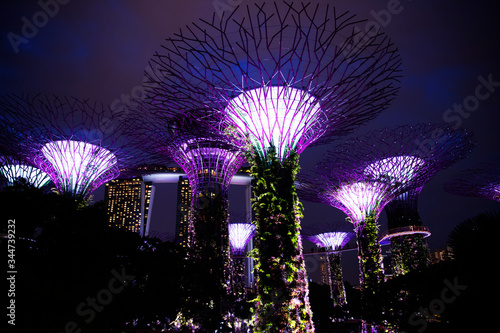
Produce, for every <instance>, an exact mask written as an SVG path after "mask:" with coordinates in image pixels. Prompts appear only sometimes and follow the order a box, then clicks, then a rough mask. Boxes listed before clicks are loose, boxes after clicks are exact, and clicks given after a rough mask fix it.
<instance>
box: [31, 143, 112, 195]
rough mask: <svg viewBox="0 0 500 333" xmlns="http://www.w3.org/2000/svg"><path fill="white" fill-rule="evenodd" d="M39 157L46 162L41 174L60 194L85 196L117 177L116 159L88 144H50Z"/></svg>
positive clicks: (107, 151)
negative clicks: (51, 182) (47, 175)
mask: <svg viewBox="0 0 500 333" xmlns="http://www.w3.org/2000/svg"><path fill="white" fill-rule="evenodd" d="M41 153H42V154H43V157H44V159H45V161H46V162H48V163H42V164H43V165H44V167H45V169H46V170H44V171H46V172H47V173H48V174H49V175H50V176H51V179H52V181H53V182H54V184H56V186H57V187H58V189H59V190H61V191H62V192H70V193H74V194H78V195H83V196H85V195H86V194H88V192H89V191H92V190H93V189H95V188H97V187H98V186H100V185H101V184H103V183H105V182H106V181H108V180H111V179H113V178H114V177H115V176H116V174H117V173H118V170H117V168H116V163H117V159H116V156H115V155H114V154H113V153H111V152H110V151H109V150H107V149H105V148H103V147H99V146H96V145H93V144H90V143H86V142H82V141H73V140H60V141H52V142H49V143H47V144H45V145H44V146H43V147H42V149H41ZM49 171H50V172H49Z"/></svg>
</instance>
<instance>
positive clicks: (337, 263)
mask: <svg viewBox="0 0 500 333" xmlns="http://www.w3.org/2000/svg"><path fill="white" fill-rule="evenodd" d="M344 223H345V222H344ZM315 229H316V232H313V233H312V234H310V235H307V236H306V237H307V239H308V240H310V241H311V242H313V243H314V244H316V245H317V246H318V247H321V248H325V249H326V250H327V251H328V253H327V255H326V258H327V263H328V281H329V284H330V297H331V298H332V300H333V305H334V306H343V305H345V304H346V303H347V300H346V295H345V287H344V279H343V274H342V264H341V253H340V250H342V248H343V247H344V246H345V245H346V244H347V243H349V241H350V240H351V239H352V238H353V237H354V236H355V234H354V233H353V232H349V231H346V230H347V229H346V228H345V227H342V224H341V223H331V224H329V225H328V227H326V226H323V227H322V228H321V229H323V230H321V231H323V232H320V233H317V232H318V231H319V230H317V228H315ZM311 231H312V230H308V232H306V233H309V232H311Z"/></svg>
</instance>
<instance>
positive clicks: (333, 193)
mask: <svg viewBox="0 0 500 333" xmlns="http://www.w3.org/2000/svg"><path fill="white" fill-rule="evenodd" d="M473 146H474V142H473V138H472V135H471V134H469V133H468V132H466V131H465V130H453V129H451V128H449V127H448V126H447V125H445V124H437V125H430V124H417V125H415V126H400V127H398V128H395V129H384V130H382V131H373V132H370V133H368V134H366V135H364V136H360V137H357V138H352V139H347V140H346V141H345V142H344V143H343V144H339V145H338V146H337V147H336V148H334V149H333V150H331V151H329V152H328V153H327V155H326V157H325V159H324V160H323V161H322V162H320V163H318V165H317V169H316V174H315V175H314V176H312V177H309V179H307V178H305V179H304V181H302V182H301V192H302V194H301V195H303V196H304V198H308V199H309V200H314V201H319V202H323V203H325V204H328V205H331V206H333V207H336V208H339V209H341V210H342V211H344V213H346V215H348V217H349V220H350V221H351V222H352V223H353V224H354V229H355V231H356V234H357V238H358V256H359V261H360V272H361V279H360V282H361V285H362V288H363V295H364V297H366V302H365V304H366V305H367V309H368V312H367V315H368V318H370V319H373V317H372V314H371V313H370V311H372V310H373V308H372V309H371V310H370V309H369V307H371V306H373V302H374V301H375V299H373V298H372V297H373V296H374V295H376V294H377V290H378V288H379V284H380V282H381V281H383V277H384V272H383V266H382V256H381V250H380V245H379V238H378V229H379V226H378V223H377V220H378V217H379V215H380V213H381V211H382V209H383V208H384V207H385V206H386V205H387V204H389V203H390V202H391V201H392V200H394V199H395V198H398V200H397V201H401V202H404V201H405V200H409V201H408V202H410V203H412V200H413V199H415V198H416V196H415V195H412V193H415V192H417V193H418V192H419V191H420V189H421V188H422V186H423V185H424V184H425V183H426V182H427V181H428V180H429V178H430V177H431V176H432V175H433V174H434V173H435V172H437V171H439V170H441V169H442V168H444V167H446V166H448V165H450V164H452V163H453V162H454V161H456V160H458V159H461V158H464V157H465V156H467V155H468V153H469V152H470V150H471V149H472V147H473ZM412 191H413V192H412ZM408 198H410V199H408ZM398 205H400V206H401V205H402V204H401V203H398ZM413 207H414V208H415V209H416V204H414V205H413ZM407 208H408V209H410V208H411V207H407ZM401 212H402V211H399V212H398V214H400V213H401ZM415 214H417V215H418V212H413V213H412V214H409V215H408V216H407V217H398V218H392V222H390V224H389V225H390V227H391V226H392V225H391V223H393V224H397V223H398V222H399V223H402V225H401V227H402V228H403V229H404V230H401V229H396V230H394V233H391V235H393V236H394V237H405V236H404V235H408V234H411V235H413V236H415V235H421V236H422V237H423V235H425V234H427V232H428V231H427V230H425V229H421V228H418V225H417V226H414V224H415V223H418V222H417V221H416V220H415V218H412V217H414V215H415ZM398 216H399V215H398ZM418 220H419V219H418ZM420 224H421V223H420ZM397 227H398V226H396V228H397ZM403 231H404V232H403ZM410 248H411V247H410ZM401 252H402V251H401ZM405 255H406V256H409V257H410V259H405V260H404V261H405V262H411V261H412V259H411V258H413V259H414V255H415V254H414V253H413V251H410V253H404V254H403V256H405ZM419 255H420V256H423V257H424V258H425V254H422V253H420V254H419ZM419 255H416V256H417V257H418V256H419ZM375 320H376V319H375Z"/></svg>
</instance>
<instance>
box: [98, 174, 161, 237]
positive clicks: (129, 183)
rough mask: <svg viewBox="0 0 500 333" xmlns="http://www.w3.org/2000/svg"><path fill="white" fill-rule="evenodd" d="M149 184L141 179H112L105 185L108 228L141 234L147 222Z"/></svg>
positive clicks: (150, 188)
mask: <svg viewBox="0 0 500 333" xmlns="http://www.w3.org/2000/svg"><path fill="white" fill-rule="evenodd" d="M151 190H152V183H151V182H143V181H142V179H141V178H139V177H136V178H131V179H113V180H111V181H109V182H108V183H106V189H105V194H104V200H105V202H106V211H107V215H108V219H109V220H108V221H109V226H110V227H118V228H124V229H127V230H130V231H132V232H137V233H141V234H142V232H141V226H143V225H144V221H147V216H148V211H149V208H150V199H151Z"/></svg>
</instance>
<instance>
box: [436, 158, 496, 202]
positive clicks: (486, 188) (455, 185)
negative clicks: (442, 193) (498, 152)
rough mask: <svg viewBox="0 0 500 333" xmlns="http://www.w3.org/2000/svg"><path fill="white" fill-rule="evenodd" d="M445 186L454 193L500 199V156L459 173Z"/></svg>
mask: <svg viewBox="0 0 500 333" xmlns="http://www.w3.org/2000/svg"><path fill="white" fill-rule="evenodd" d="M444 188H445V190H446V191H447V192H450V193H454V194H459V195H464V196H471V197H479V198H486V199H492V200H496V201H500V158H496V159H494V160H491V161H489V162H483V163H479V164H477V165H475V166H473V167H471V168H469V169H466V170H463V171H461V172H459V173H457V174H456V175H455V177H453V178H452V179H451V180H450V181H449V182H447V183H446V184H445V186H444Z"/></svg>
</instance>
